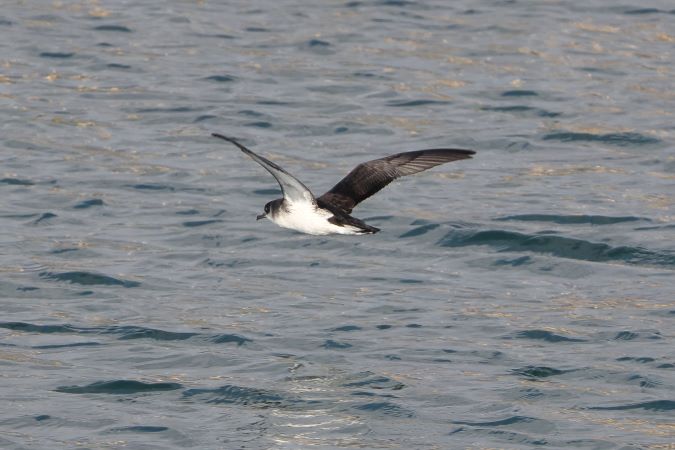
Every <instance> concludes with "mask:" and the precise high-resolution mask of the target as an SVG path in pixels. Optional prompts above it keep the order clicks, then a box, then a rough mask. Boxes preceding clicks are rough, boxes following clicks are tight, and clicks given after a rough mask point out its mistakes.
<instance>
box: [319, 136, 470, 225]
mask: <svg viewBox="0 0 675 450" xmlns="http://www.w3.org/2000/svg"><path fill="white" fill-rule="evenodd" d="M475 153H476V152H474V151H472V150H461V149H429V150H417V151H414V152H405V153H397V154H395V155H391V156H387V157H385V158H380V159H375V160H373V161H368V162H365V163H361V164H359V165H358V166H356V167H355V168H354V170H352V171H351V172H349V174H348V175H347V176H346V177H344V178H343V179H342V180H341V181H340V182H339V183H338V184H336V185H335V186H334V187H333V188H332V189H331V190H329V191H328V192H326V193H325V194H323V195H322V196H321V197H319V198H318V199H317V201H321V202H322V203H326V204H329V205H331V206H332V207H334V208H339V209H340V210H342V211H344V212H345V213H347V214H349V213H351V211H352V209H353V208H354V207H355V206H356V205H358V204H359V203H361V202H362V201H363V200H365V199H367V198H368V197H370V196H372V195H374V194H376V193H377V192H379V191H380V190H381V189H382V188H384V187H385V186H387V185H388V184H389V183H391V182H392V181H394V180H395V179H397V178H400V177H403V176H406V175H412V174H415V173H418V172H422V171H424V170H427V169H430V168H432V167H435V166H438V165H440V164H445V163H448V162H452V161H459V160H462V159H468V158H471V155H474V154H475Z"/></svg>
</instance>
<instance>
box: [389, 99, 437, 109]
mask: <svg viewBox="0 0 675 450" xmlns="http://www.w3.org/2000/svg"><path fill="white" fill-rule="evenodd" d="M448 103H450V102H448V101H444V100H403V101H401V100H396V101H392V102H389V103H387V106H394V107H399V108H400V107H402V108H407V107H411V106H427V105H447V104H448Z"/></svg>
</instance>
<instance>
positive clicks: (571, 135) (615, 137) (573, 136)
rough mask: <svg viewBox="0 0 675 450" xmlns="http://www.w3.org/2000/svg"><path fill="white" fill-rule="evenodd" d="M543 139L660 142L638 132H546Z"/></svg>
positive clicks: (639, 143) (622, 142) (625, 144)
mask: <svg viewBox="0 0 675 450" xmlns="http://www.w3.org/2000/svg"><path fill="white" fill-rule="evenodd" d="M542 139H543V140H544V141H562V142H601V143H603V144H611V145H617V146H619V147H626V146H629V145H651V144H659V143H661V140H660V139H657V138H655V137H651V136H645V135H644V134H640V133H634V132H633V133H606V134H593V133H575V132H565V131H563V132H556V133H548V134H546V135H544V136H543V137H542Z"/></svg>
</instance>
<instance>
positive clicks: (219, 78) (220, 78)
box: [205, 75, 237, 83]
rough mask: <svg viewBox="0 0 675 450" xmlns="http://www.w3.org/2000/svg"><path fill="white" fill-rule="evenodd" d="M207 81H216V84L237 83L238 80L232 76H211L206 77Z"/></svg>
mask: <svg viewBox="0 0 675 450" xmlns="http://www.w3.org/2000/svg"><path fill="white" fill-rule="evenodd" d="M205 80H207V81H215V82H216V83H232V82H233V81H237V78H236V77H233V76H232V75H211V76H210V77H206V78H205Z"/></svg>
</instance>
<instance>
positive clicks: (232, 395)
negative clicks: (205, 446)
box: [183, 384, 311, 408]
mask: <svg viewBox="0 0 675 450" xmlns="http://www.w3.org/2000/svg"><path fill="white" fill-rule="evenodd" d="M183 397H184V398H193V399H195V400H200V401H203V402H204V403H213V404H235V405H243V406H253V407H257V408H272V407H273V408H285V407H290V406H295V405H299V404H306V403H311V402H308V401H305V400H302V399H299V398H294V397H289V396H286V395H284V394H281V393H277V392H274V391H271V390H267V389H258V388H249V387H241V386H234V385H230V384H227V385H225V386H221V387H218V388H214V389H188V390H186V391H184V392H183Z"/></svg>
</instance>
